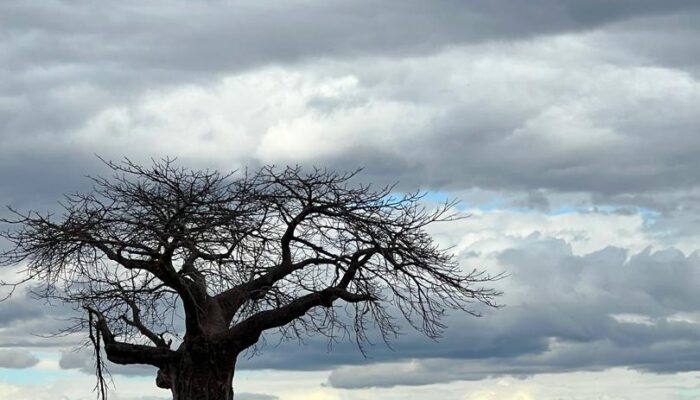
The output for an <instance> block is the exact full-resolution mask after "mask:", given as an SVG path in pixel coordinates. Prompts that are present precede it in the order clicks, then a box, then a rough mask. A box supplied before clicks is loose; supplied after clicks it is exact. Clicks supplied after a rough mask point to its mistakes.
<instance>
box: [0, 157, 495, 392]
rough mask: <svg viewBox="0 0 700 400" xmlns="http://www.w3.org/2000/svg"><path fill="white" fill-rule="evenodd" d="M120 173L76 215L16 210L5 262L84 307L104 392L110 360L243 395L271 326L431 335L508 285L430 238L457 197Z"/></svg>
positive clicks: (326, 182) (98, 181)
mask: <svg viewBox="0 0 700 400" xmlns="http://www.w3.org/2000/svg"><path fill="white" fill-rule="evenodd" d="M107 165H108V166H109V167H110V168H111V170H112V172H113V175H112V176H111V177H110V178H100V177H97V178H91V179H92V180H93V182H94V186H93V190H92V191H90V192H89V193H85V194H75V195H69V196H66V198H65V200H64V201H63V202H61V203H60V204H61V206H62V215H60V216H58V217H56V216H54V215H51V214H40V213H37V212H26V213H23V212H19V211H17V210H13V209H11V210H12V212H13V215H14V216H13V217H11V218H5V219H3V220H2V221H3V222H5V223H10V224H14V225H15V226H14V227H13V228H12V229H9V230H7V231H5V232H3V233H2V234H0V236H1V237H3V238H4V239H5V240H8V241H9V242H10V243H11V244H12V246H11V248H10V250H7V251H5V252H4V253H2V254H1V256H0V264H3V265H16V264H23V265H25V266H26V274H27V275H26V276H27V278H28V279H31V280H32V281H35V282H40V283H41V285H40V287H39V288H38V289H35V290H34V291H35V293H37V294H38V295H39V296H41V297H44V298H49V299H59V300H61V301H65V302H69V303H71V304H73V305H74V306H75V307H76V310H79V311H81V312H80V313H79V314H78V315H81V316H80V317H78V318H77V319H76V321H75V322H76V323H75V325H73V326H71V327H69V328H68V331H69V332H87V337H88V338H89V342H90V343H91V344H92V345H93V346H94V348H95V354H96V365H97V368H96V370H97V375H98V378H99V379H98V389H99V391H100V393H101V394H102V396H103V397H104V395H105V386H104V379H103V365H104V364H103V361H102V359H101V354H102V352H104V354H106V356H107V359H108V360H110V361H112V362H114V363H117V364H149V365H152V366H155V367H157V368H158V374H157V378H156V383H157V385H158V386H159V387H161V388H166V389H170V390H171V391H172V395H173V398H174V399H176V400H192V399H206V400H224V399H225V400H230V399H232V398H233V389H232V379H233V374H234V369H235V363H236V359H237V357H238V356H239V354H241V352H243V351H244V350H246V349H249V348H251V347H252V346H254V345H256V343H257V342H258V341H259V340H260V339H261V335H263V333H264V332H266V331H268V330H275V329H276V330H278V331H279V332H280V334H281V335H282V337H284V338H297V337H298V338H300V337H304V336H305V335H308V334H322V335H326V336H327V337H329V338H337V337H351V338H354V340H356V342H357V344H358V345H359V346H360V349H363V345H364V344H365V343H367V340H368V337H367V332H368V330H376V331H378V332H379V333H381V335H382V336H383V337H384V338H385V339H390V338H391V337H392V336H394V335H396V333H397V330H398V325H397V322H396V321H397V320H396V319H395V318H394V317H393V316H392V315H393V314H397V313H398V314H399V315H402V316H403V317H405V320H407V321H409V322H410V323H411V324H412V325H413V326H414V327H415V328H416V329H418V330H420V331H421V332H423V333H425V334H426V335H428V336H430V337H437V336H439V335H440V333H441V331H442V329H443V328H444V326H443V325H442V324H441V317H442V316H443V315H444V313H445V312H446V311H447V310H449V309H456V310H461V311H464V312H466V313H469V314H472V315H476V312H475V311H474V309H473V308H472V306H473V305H474V303H475V302H476V303H484V304H486V305H490V306H493V305H494V303H493V300H494V297H495V296H497V295H498V293H497V292H496V291H494V290H493V289H489V288H486V287H483V286H482V284H483V283H485V282H488V281H491V280H493V279H495V277H492V276H489V275H487V274H485V273H483V272H479V271H475V270H474V271H471V272H464V271H463V270H462V269H460V267H459V265H458V264H457V262H456V260H455V258H454V257H453V256H452V255H451V254H450V253H449V252H448V251H447V250H444V249H441V248H439V247H438V246H437V245H436V244H435V242H434V241H433V239H432V238H431V236H430V235H429V234H428V233H427V232H426V230H425V227H426V226H427V225H428V224H431V223H434V222H438V221H449V220H453V219H455V218H456V215H455V214H454V213H452V211H451V208H452V207H453V206H454V204H453V203H445V204H442V206H441V207H439V208H437V209H427V208H425V207H424V206H422V205H420V203H419V200H420V198H421V194H419V193H415V194H409V195H402V196H396V195H393V194H392V188H391V187H384V188H381V189H376V190H375V189H374V188H372V187H371V186H367V185H357V184H353V183H352V182H351V180H352V178H353V177H354V175H355V173H346V174H338V173H334V172H329V171H326V170H319V169H315V170H313V171H310V172H304V171H303V170H302V169H301V168H298V167H296V168H285V169H277V168H274V167H264V168H262V169H260V170H259V171H257V172H255V173H238V174H228V175H227V174H221V173H218V172H216V171H209V170H204V171H191V170H187V169H183V168H179V167H176V166H175V165H174V163H173V162H172V161H171V160H163V161H155V162H154V163H153V165H151V166H148V167H144V166H141V165H138V164H136V163H133V162H131V161H129V160H125V161H124V162H122V163H111V162H107Z"/></svg>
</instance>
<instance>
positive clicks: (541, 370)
mask: <svg viewBox="0 0 700 400" xmlns="http://www.w3.org/2000/svg"><path fill="white" fill-rule="evenodd" d="M698 18H700V2H697V1H690V0H688V1H681V0H665V1H655V0H620V1H616V2H609V1H602V0H559V1H557V0H536V1H531V2H521V1H515V0H474V1H469V2H463V1H456V0H455V1H450V0H444V1H443V0H438V1H418V0H408V1H401V2H399V1H372V0H363V1H355V2H349V1H340V0H332V1H325V2H319V1H310V0H294V1H287V2H265V1H262V2H261V1H241V2H235V3H228V2H223V1H218V0H210V1H202V2H190V1H184V0H171V1H155V2H148V3H144V2H138V1H131V0H128V1H121V2H117V3H109V4H98V3H95V2H89V1H83V0H81V1H77V2H68V1H62V0H50V1H42V2H39V1H14V0H10V1H4V2H2V3H0V37H1V38H2V39H1V40H0V71H1V72H2V73H0V204H3V205H10V206H12V207H16V208H19V209H24V210H27V209H38V210H48V209H51V208H52V207H55V205H56V204H57V201H59V200H60V199H61V196H62V194H65V193H73V192H75V191H81V190H89V188H90V181H89V180H88V179H85V176H86V175H99V174H104V173H105V168H104V165H103V164H102V163H101V161H100V160H99V158H98V157H96V156H95V155H99V156H100V157H103V158H105V159H110V160H115V161H119V160H121V159H123V158H124V157H128V158H129V159H132V160H135V161H136V162H141V163H149V162H150V161H149V160H151V159H153V158H155V159H158V158H160V157H176V158H177V160H178V163H179V164H180V165H183V166H186V167H190V168H216V169H219V170H222V171H231V170H237V169H244V168H252V169H255V168H258V167H260V166H262V165H268V164H275V165H289V164H291V165H296V164H298V165H302V166H319V167H327V168H330V169H333V170H340V171H346V170H355V169H357V168H363V170H362V172H361V173H360V175H359V176H358V179H360V180H362V181H363V182H366V183H370V182H371V183H373V184H376V185H384V184H392V183H397V186H396V190H397V191H405V192H409V191H414V190H417V189H420V190H423V191H425V192H426V193H427V196H426V197H425V199H424V201H425V203H426V204H427V205H428V206H430V204H432V203H433V202H439V201H442V200H444V199H445V198H449V199H459V200H460V203H459V206H458V210H459V212H460V213H463V214H464V215H465V216H467V215H468V218H465V219H463V220H460V221H456V222H452V223H442V224H437V225H435V226H432V227H431V229H430V232H431V233H432V234H433V235H434V237H435V238H436V239H437V241H438V242H439V243H440V244H441V245H443V246H445V247H451V248H452V249H453V250H454V252H455V254H456V256H457V258H458V260H459V261H460V263H461V264H462V266H463V267H464V268H465V269H472V268H481V269H486V270H488V271H490V272H494V273H499V272H505V273H506V274H507V278H506V279H503V280H501V281H499V282H497V283H496V284H495V285H496V287H497V288H498V289H499V290H502V291H503V292H504V295H503V296H502V297H501V298H500V299H499V301H500V302H501V303H502V304H503V305H504V307H503V308H500V309H498V310H485V313H484V316H482V317H481V318H466V317H465V316H463V315H450V316H449V317H448V319H447V325H448V328H447V330H446V332H445V334H444V337H443V338H442V339H441V340H439V341H437V342H435V341H431V340H429V339H426V338H423V337H421V336H420V335H419V334H416V333H415V332H413V331H411V330H410V329H406V330H404V333H405V335H402V336H401V337H399V338H397V339H396V340H395V341H394V342H393V343H392V349H387V348H386V347H385V346H382V345H377V346H373V347H371V348H370V349H369V354H368V355H369V357H368V358H365V357H363V356H362V355H361V354H360V353H359V352H358V351H357V350H356V349H355V348H354V347H353V345H352V344H351V343H348V344H343V343H340V344H337V345H334V347H333V349H332V351H328V348H327V345H326V343H325V342H323V341H321V340H318V339H314V338H311V339H309V341H308V342H307V343H306V344H304V345H298V344H297V343H286V344H283V345H280V346H279V347H275V346H269V347H268V348H266V349H264V351H263V352H262V353H261V354H259V355H256V356H254V357H251V358H250V359H245V360H241V361H240V362H239V370H238V371H237V372H236V378H235V380H234V387H235V388H236V393H237V394H236V399H240V400H275V399H277V400H295V399H317V400H336V399H338V400H340V399H342V400H355V399H367V398H376V399H382V400H384V399H405V398H417V399H428V398H436V397H439V398H441V399H443V400H458V399H459V400H535V399H537V400H573V399H577V400H593V399H611V400H612V399H615V400H618V399H630V400H632V399H634V400H680V399H684V400H687V399H700V383H699V381H698V378H700V372H698V371H700V297H698V296H697V295H696V292H697V289H698V288H700V252H698V250H700V244H699V243H700V242H699V241H698V240H700V217H699V216H700V173H699V172H700V157H698V156H697V155H698V154H700V132H698V131H699V130H700V113H698V112H697V110H698V104H700V41H699V40H697V39H698V35H699V34H700V25H698V24H697V22H696V21H697V20H698ZM3 215H4V214H3ZM13 274H14V269H4V270H2V271H0V278H2V279H7V278H9V277H12V276H13ZM71 312H72V311H71V310H70V308H69V307H64V306H61V305H55V306H54V307H48V306H47V305H45V304H43V303H42V302H39V301H36V300H33V299H31V297H30V296H28V295H27V294H26V293H25V292H24V291H19V292H18V293H16V294H15V296H13V297H12V298H11V299H9V300H7V301H5V302H2V303H0V398H12V399H19V400H23V399H27V400H28V399H32V400H35V399H38V400H54V399H69V400H77V399H88V398H93V397H94V393H93V392H92V389H93V386H94V377H93V376H92V375H91V373H92V372H91V366H92V360H91V355H90V353H89V352H86V351H84V350H80V349H78V350H76V347H77V346H78V345H79V342H78V341H76V339H75V338H74V337H50V338H45V337H40V336H42V335H46V334H48V333H50V332H53V331H55V330H57V329H60V327H61V326H63V325H62V324H65V318H67V317H69V316H70V315H71ZM113 372H114V379H115V382H116V389H115V391H114V394H113V398H115V399H120V400H156V399H158V400H161V399H166V398H168V393H167V392H166V391H163V390H160V389H157V388H156V387H155V384H154V377H153V375H152V374H153V371H152V370H151V369H149V368H145V367H144V368H139V367H136V368H123V367H117V366H115V367H114V368H113Z"/></svg>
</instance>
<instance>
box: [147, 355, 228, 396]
mask: <svg viewBox="0 0 700 400" xmlns="http://www.w3.org/2000/svg"><path fill="white" fill-rule="evenodd" d="M235 363H236V360H235V357H231V356H230V355H229V354H220V353H218V352H216V351H211V352H209V351H205V352H201V351H196V350H195V351H185V352H182V353H181V356H180V357H179V358H178V361H177V362H176V363H173V364H172V365H168V366H166V367H163V368H161V369H160V370H159V371H158V377H157V379H156V383H157V385H158V386H159V387H161V388H165V389H170V391H171V392H172V394H173V400H233V373H234V369H235Z"/></svg>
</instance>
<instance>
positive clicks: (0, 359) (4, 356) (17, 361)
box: [0, 349, 39, 368]
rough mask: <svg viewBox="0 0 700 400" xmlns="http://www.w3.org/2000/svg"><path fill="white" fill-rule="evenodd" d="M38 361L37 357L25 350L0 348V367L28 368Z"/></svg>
mask: <svg viewBox="0 0 700 400" xmlns="http://www.w3.org/2000/svg"><path fill="white" fill-rule="evenodd" d="M38 362H39V359H38V358H36V357H35V356H34V355H33V354H32V353H30V352H29V351H27V350H21V349H10V350H0V368H29V367H33V366H35V365H36V364H37V363H38Z"/></svg>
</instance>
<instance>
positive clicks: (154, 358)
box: [85, 306, 177, 368]
mask: <svg viewBox="0 0 700 400" xmlns="http://www.w3.org/2000/svg"><path fill="white" fill-rule="evenodd" d="M85 310H86V311H87V312H88V313H90V314H92V315H93V316H94V317H95V318H96V321H95V322H94V325H95V328H96V329H97V330H98V331H99V332H100V334H101V336H102V340H103V341H104V344H105V346H104V349H105V353H107V359H108V360H109V361H111V362H113V363H116V364H122V365H130V364H147V365H153V366H155V367H159V368H160V367H162V366H164V365H166V364H167V363H169V362H171V361H172V360H173V359H174V358H175V357H176V355H177V353H176V352H174V351H172V350H170V349H169V348H165V347H153V346H146V345H142V344H133V343H126V342H120V341H118V340H116V339H115V337H114V334H113V333H112V331H111V330H110V329H109V326H108V324H107V320H106V319H105V317H104V315H103V314H102V313H101V312H99V311H97V310H95V309H93V308H90V307H87V306H86V307H85Z"/></svg>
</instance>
